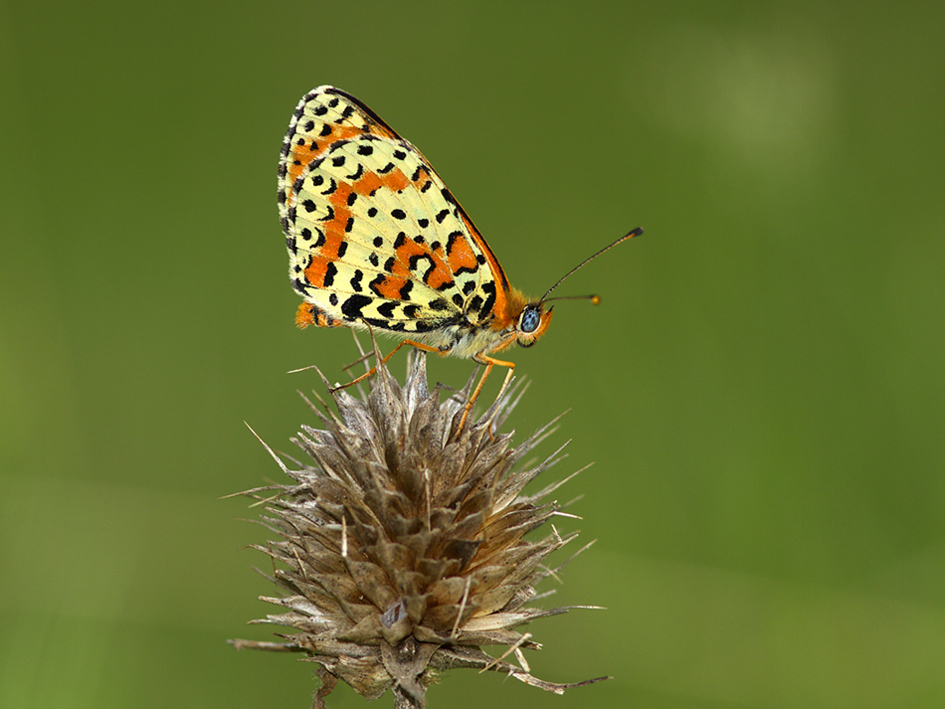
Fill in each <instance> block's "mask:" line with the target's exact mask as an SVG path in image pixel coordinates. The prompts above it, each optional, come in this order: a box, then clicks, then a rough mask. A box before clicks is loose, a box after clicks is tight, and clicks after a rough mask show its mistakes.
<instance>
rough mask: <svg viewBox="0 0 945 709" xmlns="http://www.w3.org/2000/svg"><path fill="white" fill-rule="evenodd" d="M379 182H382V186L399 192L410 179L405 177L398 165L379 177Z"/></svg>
mask: <svg viewBox="0 0 945 709" xmlns="http://www.w3.org/2000/svg"><path fill="white" fill-rule="evenodd" d="M381 182H383V183H384V187H387V188H388V189H390V190H392V191H394V192H400V191H401V190H402V189H406V187H407V185H409V184H410V180H408V179H407V176H406V175H405V174H404V173H403V171H402V170H401V169H400V168H399V167H395V168H394V169H393V170H391V171H390V172H388V173H387V174H386V175H384V176H383V177H382V178H381Z"/></svg>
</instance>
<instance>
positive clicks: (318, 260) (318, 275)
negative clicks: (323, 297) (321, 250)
mask: <svg viewBox="0 0 945 709" xmlns="http://www.w3.org/2000/svg"><path fill="white" fill-rule="evenodd" d="M332 261H334V259H330V258H325V257H324V256H316V255H314V254H313V255H312V262H311V263H310V264H309V265H308V268H306V269H305V280H307V281H308V282H309V283H311V284H312V285H313V286H315V287H316V288H324V287H325V274H326V273H327V272H328V264H330V263H331V262H332Z"/></svg>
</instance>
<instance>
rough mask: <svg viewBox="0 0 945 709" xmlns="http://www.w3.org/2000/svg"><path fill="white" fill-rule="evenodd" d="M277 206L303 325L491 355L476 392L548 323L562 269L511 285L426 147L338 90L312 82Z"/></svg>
mask: <svg viewBox="0 0 945 709" xmlns="http://www.w3.org/2000/svg"><path fill="white" fill-rule="evenodd" d="M279 211H280V214H281V217H282V228H283V231H284V232H285V236H286V245H287V247H288V250H289V277H290V278H291V280H292V285H293V287H294V288H295V290H296V291H298V293H299V294H300V295H301V296H302V298H303V299H304V302H303V303H302V304H301V305H300V306H299V309H298V312H297V314H296V323H297V324H298V325H299V326H300V327H305V326H308V325H317V326H319V327H339V326H345V327H352V328H358V329H364V328H373V329H376V330H379V331H382V332H386V333H390V334H393V335H397V336H400V337H401V338H406V339H404V340H403V341H402V342H401V343H400V344H399V345H398V346H397V348H396V349H399V348H400V347H401V346H403V345H404V344H410V345H413V346H414V347H418V348H420V349H422V350H425V351H428V352H437V353H439V354H444V355H445V354H450V355H454V356H456V357H463V358H468V359H472V360H474V361H476V362H478V363H480V364H484V365H486V366H487V369H486V371H485V373H484V374H483V377H482V380H480V384H479V386H478V387H477V388H476V392H475V393H474V395H473V397H472V399H475V396H476V394H478V393H479V389H480V388H481V386H482V381H484V380H485V377H486V376H487V375H488V373H489V371H490V370H491V369H492V367H493V366H494V365H500V366H504V367H509V369H510V374H511V369H512V368H513V367H514V366H515V365H514V363H512V362H506V361H503V360H498V359H495V358H493V356H492V355H493V353H496V352H499V351H501V350H504V349H506V348H507V347H509V346H510V345H512V344H513V343H518V344H519V345H521V346H523V347H528V346H530V345H532V344H534V343H535V341H536V340H537V339H538V338H539V337H541V336H542V334H544V332H545V330H546V329H547V328H548V324H549V323H550V322H551V313H552V309H551V308H547V309H546V303H547V301H548V300H549V298H548V295H549V294H550V293H551V291H552V290H554V288H555V287H556V286H557V285H558V284H559V283H560V282H561V281H563V280H564V278H562V279H560V280H559V281H558V283H555V285H554V286H552V287H551V288H550V289H549V290H548V291H547V292H546V293H545V295H544V296H542V297H541V298H540V299H538V300H528V299H526V298H525V297H524V296H523V295H522V294H521V293H520V292H519V291H518V290H516V289H515V288H512V287H511V285H509V281H508V279H507V278H506V276H505V272H504V271H503V270H502V266H500V265H499V261H498V259H496V257H495V254H493V253H492V249H490V248H489V245H488V244H487V243H486V241H485V239H483V238H482V235H481V234H480V233H479V230H478V229H476V227H475V226H474V225H473V223H472V221H471V220H470V219H469V217H468V216H467V214H466V212H465V210H463V208H462V207H461V206H460V205H459V203H458V202H457V201H456V199H455V198H454V197H453V195H452V193H450V191H449V190H448V189H447V188H446V185H444V184H443V181H442V180H441V179H440V177H439V175H437V174H436V172H435V171H434V170H433V168H432V167H431V166H430V163H429V162H427V160H426V158H424V157H423V155H421V153H420V151H419V150H417V149H416V148H415V147H414V146H413V145H411V144H410V143H408V142H407V141H406V140H404V139H403V138H401V137H400V136H399V135H397V133H396V132H394V130H393V129H392V128H391V127H390V126H389V125H387V123H385V122H384V121H383V120H382V119H381V118H380V117H379V116H378V115H377V114H376V113H374V112H373V111H372V110H371V109H369V108H368V107H367V106H365V105H364V104H363V103H361V101H359V100H358V99H356V98H355V97H354V96H352V95H350V94H348V93H345V92H344V91H341V90H340V89H336V88H334V87H332V86H320V87H319V88H317V89H315V90H314V91H311V92H310V93H308V94H306V95H305V96H304V97H302V100H301V101H300V102H299V105H298V107H297V108H296V110H295V114H294V115H293V116H292V121H291V123H290V124H289V130H288V132H287V133H286V137H285V141H284V144H283V147H282V157H281V159H280V161H279ZM642 233H643V230H642V229H634V230H633V231H631V232H630V233H629V234H627V235H626V236H624V237H622V238H620V239H618V240H617V241H615V242H614V243H613V244H610V245H609V246H607V247H605V248H604V249H602V250H601V251H599V252H598V253H597V254H594V256H592V257H591V258H594V257H596V256H598V255H599V254H601V253H603V252H604V251H606V250H607V249H609V248H611V247H613V246H616V245H617V244H619V243H620V242H622V241H625V240H627V239H629V238H631V237H634V236H638V235H639V234H642ZM591 258H589V259H587V260H586V261H584V263H587V261H590V260H591ZM584 263H582V264H580V266H583V265H584ZM580 266H578V267H577V268H580ZM577 268H575V269H573V270H572V271H571V272H569V273H568V274H566V276H565V278H566V277H567V276H569V275H571V273H573V272H574V271H575V270H577ZM590 298H591V299H592V300H594V302H597V298H596V296H591V297H590ZM396 349H395V350H394V352H396ZM394 352H391V353H390V355H392V354H393V353H394ZM390 355H388V357H389V356H390ZM372 371H373V370H372ZM369 374H370V372H369ZM356 381H360V378H359V379H358V380H356ZM352 383H353V382H352ZM470 403H471V402H470ZM467 411H468V408H467Z"/></svg>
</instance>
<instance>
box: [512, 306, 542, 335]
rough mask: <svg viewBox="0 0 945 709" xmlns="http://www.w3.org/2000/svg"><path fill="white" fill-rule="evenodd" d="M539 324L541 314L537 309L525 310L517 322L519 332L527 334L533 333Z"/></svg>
mask: <svg viewBox="0 0 945 709" xmlns="http://www.w3.org/2000/svg"><path fill="white" fill-rule="evenodd" d="M540 324H541V313H540V312H539V311H538V309H537V308H526V309H525V310H524V311H523V312H522V317H520V318H519V320H518V329H519V332H523V333H525V334H529V333H532V332H535V330H537V329H538V326H539V325H540Z"/></svg>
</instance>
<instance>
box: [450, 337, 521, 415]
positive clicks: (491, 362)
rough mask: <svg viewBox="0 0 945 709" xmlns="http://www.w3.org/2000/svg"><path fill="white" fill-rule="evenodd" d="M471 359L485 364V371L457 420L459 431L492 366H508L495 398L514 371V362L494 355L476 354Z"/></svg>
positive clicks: (506, 384)
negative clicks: (507, 371) (461, 415)
mask: <svg viewBox="0 0 945 709" xmlns="http://www.w3.org/2000/svg"><path fill="white" fill-rule="evenodd" d="M472 359H473V361H474V362H477V363H478V364H484V365H486V371H485V372H483V374H482V378H480V379H479V383H478V384H477V385H476V389H475V390H474V391H473V393H472V396H470V397H469V400H468V401H467V402H466V408H465V409H464V410H463V418H462V419H461V420H460V422H459V430H460V431H462V430H463V424H465V423H466V417H467V416H469V412H470V410H472V407H473V404H475V403H476V399H478V398H479V392H481V391H482V385H483V384H485V383H486V378H487V377H488V376H489V374H490V373H491V372H492V368H493V367H495V366H496V365H498V366H500V367H508V368H509V373H508V374H506V375H505V381H503V382H502V387H501V389H499V394H498V396H497V397H496V399H499V398H501V396H502V394H504V393H505V390H506V389H507V388H508V386H509V382H510V381H512V374H514V373H515V362H507V361H505V360H502V359H496V358H495V357H490V356H489V355H487V354H485V353H480V354H477V355H475V356H474V357H473V358H472ZM490 433H491V430H490Z"/></svg>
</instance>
